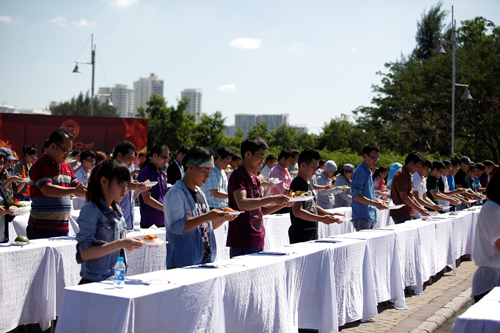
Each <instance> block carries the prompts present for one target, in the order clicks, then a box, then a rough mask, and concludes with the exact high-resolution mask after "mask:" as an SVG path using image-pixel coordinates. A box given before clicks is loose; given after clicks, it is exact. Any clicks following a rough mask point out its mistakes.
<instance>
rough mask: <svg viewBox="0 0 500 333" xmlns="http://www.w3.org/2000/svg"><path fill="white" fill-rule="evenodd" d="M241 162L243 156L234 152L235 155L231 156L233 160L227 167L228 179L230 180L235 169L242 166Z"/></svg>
mask: <svg viewBox="0 0 500 333" xmlns="http://www.w3.org/2000/svg"><path fill="white" fill-rule="evenodd" d="M240 162H241V156H240V155H238V154H236V153H234V154H233V156H231V162H230V163H229V165H228V167H227V168H226V169H225V171H226V176H227V180H228V181H229V178H230V177H231V174H232V173H233V171H234V170H236V169H237V168H238V167H239V166H240Z"/></svg>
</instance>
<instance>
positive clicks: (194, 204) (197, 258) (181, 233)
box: [163, 146, 236, 269]
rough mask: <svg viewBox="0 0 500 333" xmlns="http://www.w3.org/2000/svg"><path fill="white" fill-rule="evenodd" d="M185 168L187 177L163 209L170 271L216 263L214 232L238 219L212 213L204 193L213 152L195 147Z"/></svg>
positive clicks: (173, 187)
mask: <svg viewBox="0 0 500 333" xmlns="http://www.w3.org/2000/svg"><path fill="white" fill-rule="evenodd" d="M221 148H224V150H227V149H228V148H227V147H221ZM219 150H220V148H219V149H218V151H219ZM220 151H221V152H222V150H220ZM226 152H227V151H226ZM227 156H229V157H230V156H231V155H230V154H228V155H227ZM227 156H226V157H225V158H224V160H226V158H227ZM219 157H220V155H219ZM226 161H227V160H226ZM183 164H184V171H185V174H184V177H183V178H182V180H180V181H178V182H176V183H175V185H174V186H172V188H171V189H170V190H169V191H168V193H167V196H166V198H165V201H167V202H168V203H169V204H168V205H164V207H163V210H164V213H165V223H166V225H165V227H166V228H165V229H166V233H167V239H168V243H167V269H170V268H179V267H184V266H189V265H198V264H205V263H211V262H213V261H214V260H215V257H216V256H217V243H216V241H215V236H214V229H217V228H218V227H220V226H221V225H222V224H223V223H224V221H232V220H234V218H235V217H236V216H235V215H229V213H226V212H223V211H222V210H220V209H209V206H208V202H207V200H206V199H205V194H204V192H203V191H202V190H201V186H203V184H204V183H205V182H206V181H207V179H208V178H209V177H210V175H211V171H212V169H213V168H214V158H213V156H212V155H211V153H210V151H209V150H208V149H207V148H205V147H199V146H196V147H193V148H191V149H190V150H189V151H188V152H186V155H185V157H184V161H183Z"/></svg>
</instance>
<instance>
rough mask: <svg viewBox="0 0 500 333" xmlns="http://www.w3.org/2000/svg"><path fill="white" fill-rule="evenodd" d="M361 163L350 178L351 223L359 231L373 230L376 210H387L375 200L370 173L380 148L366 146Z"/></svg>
mask: <svg viewBox="0 0 500 333" xmlns="http://www.w3.org/2000/svg"><path fill="white" fill-rule="evenodd" d="M362 155H363V162H362V163H361V164H360V165H359V166H358V167H357V168H356V170H354V173H353V176H352V183H351V189H352V199H353V200H352V223H353V226H354V228H355V229H356V230H357V231H359V230H363V229H373V226H374V225H375V223H377V209H387V208H388V206H387V205H385V204H384V203H382V202H381V201H378V199H375V189H374V188H373V179H372V172H371V171H370V168H372V167H374V166H375V165H376V164H377V162H378V160H379V159H380V148H379V147H377V146H376V145H374V144H367V145H365V146H364V147H363V151H362Z"/></svg>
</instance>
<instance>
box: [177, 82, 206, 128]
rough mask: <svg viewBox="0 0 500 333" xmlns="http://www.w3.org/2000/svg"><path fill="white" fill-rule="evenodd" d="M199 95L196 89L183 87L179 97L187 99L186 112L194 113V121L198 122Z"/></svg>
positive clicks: (199, 110) (200, 95)
mask: <svg viewBox="0 0 500 333" xmlns="http://www.w3.org/2000/svg"><path fill="white" fill-rule="evenodd" d="M201 97H202V93H201V91H199V90H197V89H184V90H183V91H182V92H181V99H188V100H189V105H188V107H187V112H188V113H189V114H192V115H194V117H195V121H196V123H199V122H200V118H201Z"/></svg>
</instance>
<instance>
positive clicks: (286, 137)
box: [268, 124, 298, 149]
mask: <svg viewBox="0 0 500 333" xmlns="http://www.w3.org/2000/svg"><path fill="white" fill-rule="evenodd" d="M268 143H269V144H270V145H271V146H272V147H281V148H293V149H296V148H298V145H297V130H296V129H295V128H293V127H291V126H288V125H287V124H283V125H281V126H280V127H278V128H277V129H275V130H274V131H273V132H272V133H271V140H270V142H268Z"/></svg>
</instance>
